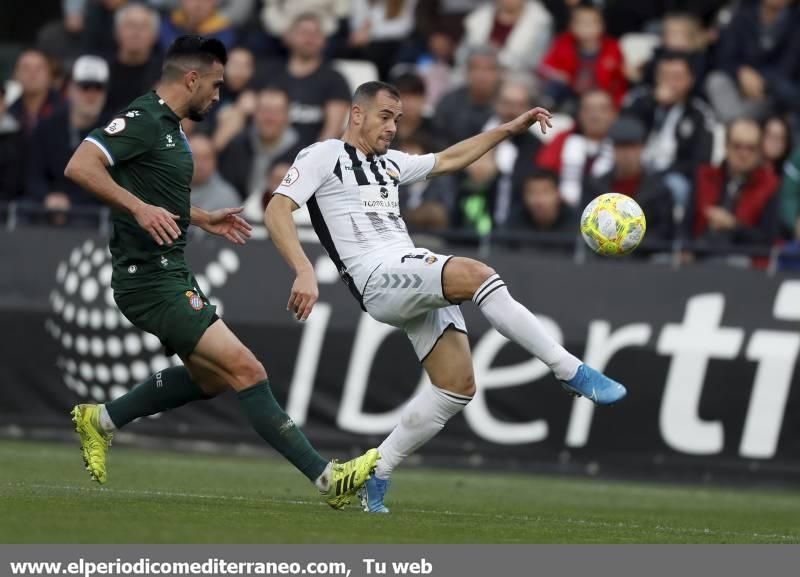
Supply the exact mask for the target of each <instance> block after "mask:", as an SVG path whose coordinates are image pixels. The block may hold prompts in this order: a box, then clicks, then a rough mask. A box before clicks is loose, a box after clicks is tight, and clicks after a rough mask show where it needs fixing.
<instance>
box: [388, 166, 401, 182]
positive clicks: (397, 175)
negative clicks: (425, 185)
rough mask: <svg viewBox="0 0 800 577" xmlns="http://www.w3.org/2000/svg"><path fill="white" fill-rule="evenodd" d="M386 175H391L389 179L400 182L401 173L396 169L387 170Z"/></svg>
mask: <svg viewBox="0 0 800 577" xmlns="http://www.w3.org/2000/svg"><path fill="white" fill-rule="evenodd" d="M386 174H388V175H389V178H393V179H395V180H400V173H399V172H397V171H396V170H395V169H394V168H387V169H386Z"/></svg>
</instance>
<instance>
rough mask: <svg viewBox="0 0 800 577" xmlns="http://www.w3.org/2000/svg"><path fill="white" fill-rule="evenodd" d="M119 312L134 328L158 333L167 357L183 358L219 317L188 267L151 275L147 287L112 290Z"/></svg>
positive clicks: (215, 308) (185, 357) (186, 357)
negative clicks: (176, 356)
mask: <svg viewBox="0 0 800 577" xmlns="http://www.w3.org/2000/svg"><path fill="white" fill-rule="evenodd" d="M114 300H115V301H116V303H117V306H118V307H119V309H120V311H122V314H123V315H125V317H126V318H127V319H128V320H129V321H130V322H131V323H132V324H133V325H134V326H135V327H137V328H140V329H142V330H143V331H147V332H148V333H152V334H154V335H155V336H157V337H158V338H159V339H160V340H161V343H162V344H163V345H164V348H165V350H166V354H167V356H172V355H174V354H175V353H177V354H178V356H180V357H181V358H182V359H184V360H186V359H188V358H189V355H191V354H192V352H193V351H194V349H195V347H196V346H197V343H198V342H199V341H200V337H202V336H203V334H204V333H205V332H206V329H208V327H210V326H211V325H212V324H214V322H215V321H217V320H218V319H219V317H218V316H217V313H216V311H217V307H216V306H214V305H212V304H210V303H209V302H208V298H207V297H206V295H204V294H203V292H202V291H201V290H200V287H199V286H198V285H197V280H195V278H194V275H193V274H192V273H191V271H189V270H188V269H184V270H176V271H170V272H169V274H166V275H165V274H159V275H154V276H153V280H152V282H151V283H148V285H147V288H140V289H136V290H124V288H123V289H122V290H120V289H119V287H118V288H117V289H116V290H115V291H114Z"/></svg>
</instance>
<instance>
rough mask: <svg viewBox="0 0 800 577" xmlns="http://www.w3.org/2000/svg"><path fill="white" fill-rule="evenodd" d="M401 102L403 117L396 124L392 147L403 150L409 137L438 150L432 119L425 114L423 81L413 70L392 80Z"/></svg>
mask: <svg viewBox="0 0 800 577" xmlns="http://www.w3.org/2000/svg"><path fill="white" fill-rule="evenodd" d="M393 84H394V85H395V87H397V90H398V91H399V92H400V100H401V101H402V103H403V118H402V119H401V121H400V122H399V123H398V125H397V134H395V138H394V142H393V144H392V147H393V148H398V149H400V150H403V145H404V143H405V141H407V140H409V139H415V140H421V141H423V142H427V143H430V145H431V146H433V147H434V148H435V149H436V151H437V152H438V150H439V148H440V147H439V146H436V144H437V142H438V138H437V137H436V130H435V128H434V126H433V120H431V119H430V118H428V117H427V116H425V83H424V82H422V78H420V77H419V76H418V75H416V74H414V73H413V72H407V73H405V74H401V75H400V76H398V77H397V78H395V79H394V80H393Z"/></svg>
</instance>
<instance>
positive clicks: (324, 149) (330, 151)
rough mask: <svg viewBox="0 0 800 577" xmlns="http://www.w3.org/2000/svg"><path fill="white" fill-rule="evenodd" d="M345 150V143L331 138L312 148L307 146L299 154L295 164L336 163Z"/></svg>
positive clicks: (315, 144)
mask: <svg viewBox="0 0 800 577" xmlns="http://www.w3.org/2000/svg"><path fill="white" fill-rule="evenodd" d="M342 150H343V143H342V141H341V140H337V139H336V138H329V139H328V140H323V141H321V142H315V143H314V144H312V145H310V146H306V147H305V148H304V149H302V150H301V151H300V152H298V153H297V157H296V158H295V162H298V161H301V160H302V161H307V162H308V161H311V162H314V163H318V162H321V163H325V162H327V161H328V160H329V161H330V162H335V161H336V159H337V158H338V157H339V153H340V152H341V151H342Z"/></svg>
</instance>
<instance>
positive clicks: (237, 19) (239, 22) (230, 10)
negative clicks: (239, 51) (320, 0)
mask: <svg viewBox="0 0 800 577" xmlns="http://www.w3.org/2000/svg"><path fill="white" fill-rule="evenodd" d="M306 2H307V0H303V3H304V4H305V3H306ZM147 3H148V4H150V6H152V7H153V8H155V9H157V10H159V11H162V12H168V11H171V10H176V9H178V8H180V3H181V0H147ZM255 5H256V3H255V0H219V2H218V3H217V6H218V8H219V13H220V14H221V15H222V16H223V17H224V18H225V19H226V20H228V21H229V22H230V23H231V24H233V25H234V26H237V27H238V26H244V25H246V24H247V23H248V22H249V21H250V20H251V19H252V18H253V16H254V15H255V11H254V10H253V9H254V8H255Z"/></svg>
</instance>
